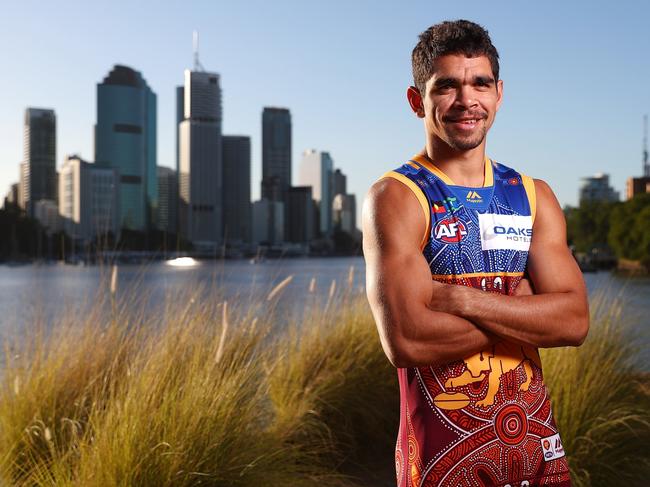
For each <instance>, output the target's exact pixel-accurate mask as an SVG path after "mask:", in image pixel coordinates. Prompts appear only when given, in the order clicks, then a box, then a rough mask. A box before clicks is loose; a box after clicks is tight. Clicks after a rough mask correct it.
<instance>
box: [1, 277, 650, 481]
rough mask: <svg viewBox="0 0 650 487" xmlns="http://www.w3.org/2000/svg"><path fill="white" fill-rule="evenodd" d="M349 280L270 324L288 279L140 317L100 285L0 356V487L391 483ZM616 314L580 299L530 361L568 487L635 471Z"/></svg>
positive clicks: (390, 389)
mask: <svg viewBox="0 0 650 487" xmlns="http://www.w3.org/2000/svg"><path fill="white" fill-rule="evenodd" d="M352 272H353V270H350V277H349V282H348V283H347V285H346V283H341V282H339V283H336V282H324V283H320V282H319V283H316V280H315V279H314V280H312V282H311V283H310V290H311V291H313V290H314V289H315V288H316V287H317V286H322V288H323V289H328V290H329V293H328V294H327V295H325V296H324V297H323V298H322V299H319V298H318V297H317V296H316V294H315V293H312V294H311V295H310V300H309V301H308V304H307V305H306V307H305V310H304V314H303V315H302V316H300V317H298V318H295V319H294V320H293V321H291V322H290V323H289V325H288V326H287V327H286V328H282V329H281V330H279V329H278V328H279V324H280V323H284V322H285V321H286V317H285V316H282V315H281V314H280V312H279V311H278V308H277V306H276V305H277V303H278V301H279V300H282V299H285V298H284V295H283V293H284V289H285V288H286V287H287V286H288V285H289V284H290V282H291V279H290V278H287V279H285V280H284V281H282V282H280V284H278V286H276V288H274V289H273V290H271V291H270V292H269V293H268V295H267V299H265V300H258V301H253V300H251V299H247V298H245V297H241V298H239V299H236V300H233V299H231V300H230V301H228V302H226V301H225V299H224V296H223V294H222V293H221V292H220V290H219V289H218V288H215V289H206V288H194V289H191V290H190V291H186V292H176V293H170V294H169V296H168V298H167V299H166V302H165V306H164V307H163V308H160V309H158V310H157V311H153V310H152V308H151V307H148V308H147V307H146V306H145V304H146V303H145V302H146V296H145V297H140V298H138V299H136V298H135V297H134V296H140V294H138V293H137V292H124V293H123V294H121V295H120V293H119V292H118V293H117V294H115V293H111V292H110V291H109V288H108V287H107V288H106V289H104V290H103V293H102V296H105V297H106V298H105V299H104V298H101V296H100V297H98V299H97V300H96V302H95V304H94V305H93V306H92V307H91V309H90V311H89V312H87V313H83V314H81V313H78V312H70V313H69V314H68V315H67V316H63V317H61V318H60V319H59V320H57V322H56V323H55V324H54V326H53V327H51V328H47V327H46V326H45V325H43V326H40V327H35V329H36V330H37V332H35V333H31V334H29V335H26V336H24V337H23V338H21V339H20V340H19V341H18V342H17V343H12V344H7V345H6V347H5V365H4V370H3V371H2V376H1V377H0V394H1V397H0V485H4V484H7V485H17V486H28V485H29V486H54V485H56V486H72V485H74V486H102V487H103V486H107V487H111V486H124V487H126V486H143V487H145V486H191V485H206V486H271V487H273V486H280V485H282V486H299V487H300V486H305V487H306V486H321V487H322V486H341V487H353V486H362V485H363V486H390V485H394V483H395V482H394V475H395V474H394V463H393V448H394V444H395V440H396V434H397V427H398V420H399V416H398V411H399V389H398V387H397V380H396V373H395V369H394V368H392V366H391V365H390V364H389V362H388V361H387V359H386V358H385V356H384V354H383V351H382V349H381V345H380V342H379V339H378V336H377V332H376V328H375V325H374V322H373V319H372V315H371V314H370V311H369V308H368V305H367V301H366V298H365V295H364V294H363V293H359V292H358V290H353V289H352V282H353V278H352V277H351V276H352ZM617 306H618V305H617V304H616V303H613V304H612V303H609V302H606V300H605V299H602V298H601V299H600V300H596V302H595V303H594V304H592V309H594V313H595V314H594V319H593V322H592V331H591V334H590V336H589V338H588V340H587V341H586V342H585V344H584V345H583V346H582V347H580V348H579V349H572V348H571V349H556V350H548V351H545V353H544V357H543V360H544V370H545V379H546V381H547V383H548V385H549V389H550V391H551V395H552V399H553V406H554V413H555V417H556V420H557V422H558V426H559V428H560V432H561V435H562V438H563V442H564V444H565V448H566V450H567V455H568V458H569V462H570V465H571V467H572V471H573V476H574V482H575V484H576V485H578V486H589V485H593V486H597V485H612V486H615V485H629V484H630V483H634V482H637V483H638V482H641V481H642V479H645V478H647V475H648V460H647V458H646V455H647V453H646V452H647V451H649V449H648V446H650V444H649V440H650V410H649V408H648V403H649V397H650V396H649V395H648V390H647V388H646V389H643V388H641V387H640V379H639V377H640V376H639V375H638V373H637V371H636V369H635V364H634V362H633V360H632V359H631V357H632V356H633V355H632V350H631V346H632V345H631V343H633V342H631V341H630V339H629V337H628V336H627V335H626V333H625V332H624V329H623V328H621V327H620V326H619V323H620V319H619V317H618V316H617V310H618V309H619V308H617ZM144 309H149V311H148V312H147V313H144V312H143V311H142V310H144Z"/></svg>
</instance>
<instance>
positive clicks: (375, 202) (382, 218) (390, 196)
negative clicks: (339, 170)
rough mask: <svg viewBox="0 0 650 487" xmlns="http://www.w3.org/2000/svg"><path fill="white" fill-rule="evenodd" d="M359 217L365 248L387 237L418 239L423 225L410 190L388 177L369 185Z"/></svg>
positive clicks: (392, 238) (405, 239) (387, 239)
mask: <svg viewBox="0 0 650 487" xmlns="http://www.w3.org/2000/svg"><path fill="white" fill-rule="evenodd" d="M361 220H362V222H361V224H362V230H363V235H364V239H363V241H364V248H365V247H366V244H369V245H372V244H381V243H382V242H383V243H386V242H387V241H390V240H395V241H398V240H399V241H400V242H409V241H411V240H414V241H416V242H419V239H420V237H421V235H422V233H423V232H424V231H425V226H426V221H425V218H424V216H423V214H422V209H421V207H420V203H419V202H418V200H417V197H416V196H415V195H414V194H413V191H412V190H411V189H409V188H408V187H407V186H406V185H405V184H404V183H402V182H400V181H398V180H397V179H394V178H391V177H382V178H380V179H378V180H377V181H375V182H374V183H373V184H372V186H370V189H369V190H368V193H367V194H366V196H365V198H364V201H363V207H362V212H361Z"/></svg>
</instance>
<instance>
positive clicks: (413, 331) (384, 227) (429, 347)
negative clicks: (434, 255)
mask: <svg viewBox="0 0 650 487" xmlns="http://www.w3.org/2000/svg"><path fill="white" fill-rule="evenodd" d="M362 225H363V254H364V258H365V261H366V292H367V296H368V301H369V302H370V307H371V309H372V313H373V316H374V318H375V323H376V325H377V329H378V331H379V337H380V339H381V344H382V347H383V349H384V352H385V353H386V355H387V357H388V359H389V360H390V362H391V363H392V364H393V365H394V366H395V367H414V366H419V365H431V364H442V363H448V362H451V361H453V360H457V359H460V358H464V357H466V356H468V355H471V354H473V353H476V352H478V351H480V350H482V349H485V348H486V347H488V346H489V345H491V344H492V343H493V342H494V340H495V338H496V337H495V336H494V335H492V334H491V333H490V332H488V331H486V330H482V329H480V328H478V327H477V326H475V325H474V324H473V323H471V322H470V321H468V320H466V319H464V318H461V317H458V316H454V315H452V314H449V313H446V312H441V311H435V310H432V309H430V308H429V307H428V303H429V302H430V300H431V296H432V293H433V291H434V287H433V280H432V278H431V271H430V269H429V265H428V264H427V262H426V259H425V258H424V256H423V255H422V251H421V250H420V247H419V244H420V241H421V238H422V235H423V234H424V232H425V225H426V221H425V217H424V215H423V212H422V208H421V206H420V204H419V202H418V201H417V199H416V197H415V196H414V195H413V193H412V191H411V190H410V189H409V188H407V187H406V186H405V185H403V184H402V183H401V182H399V181H396V180H393V179H390V178H385V179H381V180H379V181H377V182H376V183H375V184H374V185H373V186H372V187H371V188H370V191H369V193H368V195H367V196H366V199H365V201H364V204H363V213H362Z"/></svg>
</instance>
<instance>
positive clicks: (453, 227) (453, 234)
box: [433, 216, 467, 243]
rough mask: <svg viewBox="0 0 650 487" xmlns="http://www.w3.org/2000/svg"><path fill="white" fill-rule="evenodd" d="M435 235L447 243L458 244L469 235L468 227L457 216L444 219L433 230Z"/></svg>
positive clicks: (437, 238)
mask: <svg viewBox="0 0 650 487" xmlns="http://www.w3.org/2000/svg"><path fill="white" fill-rule="evenodd" d="M433 235H434V236H435V238H436V240H440V241H442V242H445V243H458V242H460V241H461V240H463V239H464V238H465V236H466V235H467V226H466V225H465V223H464V222H463V221H462V220H460V219H458V218H456V217H455V216H452V217H449V218H443V219H442V220H440V221H439V222H438V224H437V225H436V227H435V228H434V229H433Z"/></svg>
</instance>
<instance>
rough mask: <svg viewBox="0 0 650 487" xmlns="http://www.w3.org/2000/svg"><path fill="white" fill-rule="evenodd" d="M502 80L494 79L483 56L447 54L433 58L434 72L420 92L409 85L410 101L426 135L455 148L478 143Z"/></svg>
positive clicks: (489, 121)
mask: <svg viewBox="0 0 650 487" xmlns="http://www.w3.org/2000/svg"><path fill="white" fill-rule="evenodd" d="M502 90H503V82H502V81H497V80H495V79H494V75H493V73H492V67H491V65H490V61H489V59H488V58H487V57H486V56H478V57H466V56H464V55H463V54H447V55H444V56H441V57H439V58H438V59H436V60H435V62H434V72H433V75H432V76H431V78H429V80H428V81H427V82H426V85H425V93H423V94H422V96H420V93H419V91H418V90H417V89H416V88H415V87H411V88H409V102H410V104H411V107H412V108H413V111H414V112H415V113H416V114H417V115H418V117H420V118H424V124H425V128H426V132H427V136H428V137H429V138H433V139H434V140H433V142H434V144H436V145H439V143H440V142H443V143H444V144H446V145H447V146H449V147H450V148H451V149H453V150H455V151H468V150H471V149H474V148H476V147H478V146H479V145H481V144H482V143H483V141H484V140H485V135H486V134H487V131H488V130H489V129H490V127H491V126H492V123H493V122H494V117H495V115H496V112H497V110H498V109H499V106H500V105H501V97H502Z"/></svg>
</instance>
